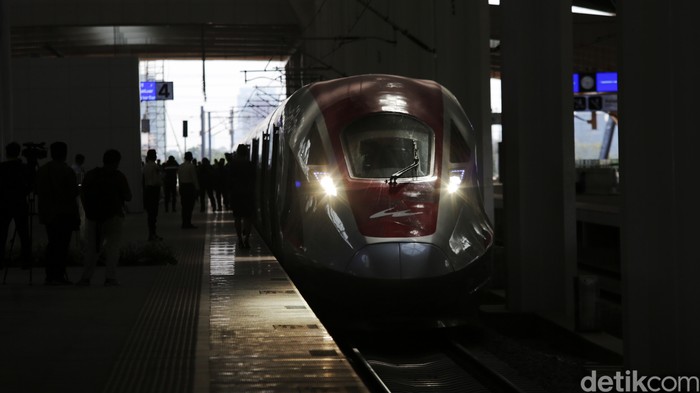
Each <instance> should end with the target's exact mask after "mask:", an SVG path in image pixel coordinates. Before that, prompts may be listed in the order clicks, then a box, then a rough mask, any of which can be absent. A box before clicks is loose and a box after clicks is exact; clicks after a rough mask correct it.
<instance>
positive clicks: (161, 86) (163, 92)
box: [156, 82, 173, 100]
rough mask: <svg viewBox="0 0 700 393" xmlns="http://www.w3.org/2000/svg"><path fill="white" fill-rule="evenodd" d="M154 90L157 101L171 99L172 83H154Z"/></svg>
mask: <svg viewBox="0 0 700 393" xmlns="http://www.w3.org/2000/svg"><path fill="white" fill-rule="evenodd" d="M156 90H157V91H158V94H157V99H158V100H172V99H173V82H156Z"/></svg>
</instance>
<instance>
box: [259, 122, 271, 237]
mask: <svg viewBox="0 0 700 393" xmlns="http://www.w3.org/2000/svg"><path fill="white" fill-rule="evenodd" d="M271 141H272V138H271V134H270V133H269V132H264V133H263V135H262V156H261V158H260V183H259V185H260V187H259V188H258V190H259V194H258V203H259V205H258V206H259V207H260V222H259V228H258V231H259V232H260V235H261V236H262V237H263V239H265V240H266V241H268V240H269V239H270V228H269V216H270V214H269V212H268V203H267V201H268V198H269V187H268V184H269V182H270V174H269V172H270V143H271Z"/></svg>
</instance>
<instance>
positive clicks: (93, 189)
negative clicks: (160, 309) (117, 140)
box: [77, 149, 132, 286]
mask: <svg viewBox="0 0 700 393" xmlns="http://www.w3.org/2000/svg"><path fill="white" fill-rule="evenodd" d="M120 161H121V154H120V153H119V151H117V150H114V149H110V150H107V151H106V152H105V153H104V155H103V157H102V163H103V165H102V167H97V168H95V169H91V170H90V171H88V172H87V173H86V174H85V178H84V179H83V185H82V187H81V190H80V198H81V200H82V202H83V207H84V208H85V218H86V219H87V222H86V223H85V259H84V270H83V276H82V278H81V279H80V281H78V283H77V285H80V286H88V285H90V279H91V278H92V275H93V274H94V272H95V266H96V265H97V260H98V259H99V255H100V252H102V253H104V260H105V268H106V270H105V282H104V285H105V286H117V285H119V281H118V280H117V262H118V260H119V243H120V241H121V236H122V226H123V224H124V203H125V202H128V201H130V200H131V197H132V195H131V189H130V188H129V183H128V182H127V180H126V176H124V174H123V173H122V172H121V171H120V170H119V169H118V167H119V162H120Z"/></svg>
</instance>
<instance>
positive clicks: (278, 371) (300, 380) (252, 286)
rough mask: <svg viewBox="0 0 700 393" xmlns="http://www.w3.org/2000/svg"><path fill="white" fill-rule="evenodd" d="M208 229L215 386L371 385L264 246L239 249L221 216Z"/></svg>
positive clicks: (356, 388)
mask: <svg viewBox="0 0 700 393" xmlns="http://www.w3.org/2000/svg"><path fill="white" fill-rule="evenodd" d="M208 229H209V239H210V243H209V247H208V257H209V260H210V261H211V265H210V273H211V278H210V301H211V303H210V304H211V314H210V325H209V332H210V348H209V350H210V355H209V372H210V376H211V378H210V391H211V392H217V393H218V392H366V391H367V389H366V388H365V386H364V384H363V383H362V382H361V380H360V379H359V377H357V375H356V374H355V372H354V370H353V369H352V367H351V366H350V365H349V363H348V362H347V360H346V359H345V357H344V356H343V354H342V353H341V351H340V350H339V349H338V347H337V346H336V344H335V342H334V341H333V339H332V338H331V337H330V335H329V334H328V332H327V331H326V329H325V328H324V327H323V325H321V324H320V322H319V321H318V319H317V318H316V316H315V315H314V313H313V312H312V311H311V310H310V309H309V307H308V305H307V304H306V302H305V301H304V299H303V298H302V297H301V296H300V295H299V294H298V292H297V291H296V289H295V288H294V286H293V285H292V284H291V282H290V281H289V279H288V277H287V275H286V274H285V272H284V270H282V268H281V267H280V265H279V263H278V262H277V261H276V260H275V258H274V257H273V256H272V255H270V252H269V251H268V250H267V249H266V248H265V246H264V245H263V244H262V243H260V242H259V241H258V240H257V238H256V237H255V236H253V237H251V246H252V248H251V249H250V250H239V249H238V246H237V244H236V241H237V238H236V236H235V235H234V234H233V233H235V231H234V229H233V223H232V222H230V221H225V220H224V219H223V218H219V219H218V220H215V221H212V222H210V224H209V228H208ZM205 254H207V251H205ZM205 257H206V255H205Z"/></svg>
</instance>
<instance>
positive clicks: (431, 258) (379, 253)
mask: <svg viewBox="0 0 700 393" xmlns="http://www.w3.org/2000/svg"><path fill="white" fill-rule="evenodd" d="M453 271H454V268H453V267H452V264H451V263H450V262H449V260H448V259H447V256H446V255H445V253H444V252H442V250H440V249H439V248H438V247H435V246H434V245H432V244H428V243H415V242H393V243H375V244H368V245H366V246H365V247H363V248H361V249H360V250H359V251H358V252H357V253H355V255H354V256H353V258H352V260H351V261H350V263H349V264H348V267H347V272H348V273H349V274H352V275H354V276H358V277H368V278H383V279H412V278H429V277H437V276H442V275H445V274H448V273H452V272H453Z"/></svg>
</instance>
